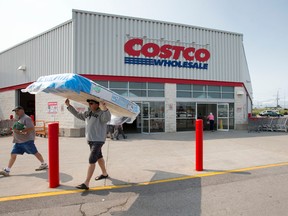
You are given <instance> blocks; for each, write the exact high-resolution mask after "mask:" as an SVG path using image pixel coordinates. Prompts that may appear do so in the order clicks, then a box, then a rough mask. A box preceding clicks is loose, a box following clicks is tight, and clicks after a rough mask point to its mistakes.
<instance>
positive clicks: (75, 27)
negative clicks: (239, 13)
mask: <svg viewBox="0 0 288 216" xmlns="http://www.w3.org/2000/svg"><path fill="white" fill-rule="evenodd" d="M21 66H22V67H21ZM20 67H21V68H22V70H21V68H20ZM23 68H24V69H25V70H23ZM17 69H18V70H17ZM60 73H77V74H80V75H83V76H85V77H87V78H89V79H91V80H94V81H95V82H97V83H99V84H100V85H103V86H105V87H108V88H109V89H111V90H113V91H115V92H117V93H118V94H121V95H123V96H125V97H127V98H129V99H131V100H133V101H135V102H136V103H138V104H139V106H140V107H141V113H140V115H139V116H138V118H137V120H136V121H135V122H134V123H133V124H131V125H128V124H127V125H125V129H126V130H127V131H130V132H139V133H153V132H176V131H187V130H194V129H195V126H194V125H195V120H196V119H199V118H202V119H203V120H204V129H206V128H207V125H206V116H207V115H208V114H209V113H210V112H212V113H213V114H214V116H215V122H216V124H215V129H217V130H230V129H244V128H245V127H246V126H247V120H248V114H249V113H251V110H252V85H251V79H250V75H249V70H248V66H247V62H246V57H245V52H244V47H243V35H242V34H238V33H232V32H226V31H220V30H214V29H207V28H202V27H195V26H188V25H183V24H176V23H168V22H162V21H155V20H147V19H140V18H134V17H124V16H118V15H110V14H102V13H94V12H87V11H79V10H73V12H72V20H69V21H67V22H65V23H63V24H61V25H59V26H57V27H55V28H53V29H51V30H49V31H47V32H44V33H42V34H40V35H38V36H35V37H33V38H31V39H29V40H27V41H25V42H23V43H21V44H18V45H16V46H14V47H12V48H10V49H8V50H5V51H3V52H1V53H0V74H1V77H3V79H1V80H0V99H1V101H3V102H4V103H1V105H0V118H1V119H5V118H7V116H9V115H11V114H12V113H11V111H10V110H11V107H14V106H15V104H21V105H22V106H24V107H25V109H26V111H29V114H30V113H31V114H33V115H34V116H35V118H36V119H41V120H45V121H59V122H60V128H61V133H62V135H64V136H74V135H75V136H78V135H79V136H82V135H83V128H84V124H83V122H80V121H79V120H77V119H75V118H74V117H73V116H71V115H69V113H68V112H67V110H66V109H65V105H64V99H63V98H60V97H57V96H53V95H50V94H45V93H40V94H37V95H35V96H34V95H33V96H31V95H30V96H28V95H27V94H24V93H22V92H21V91H20V89H21V88H25V87H26V86H27V85H29V84H30V83H31V82H33V81H35V80H37V78H38V77H40V76H44V75H50V74H60ZM74 106H76V108H77V109H78V110H79V111H82V110H85V109H87V107H85V106H83V105H80V104H77V103H76V102H75V104H74ZM52 108H53V109H52Z"/></svg>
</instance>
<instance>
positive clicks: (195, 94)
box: [176, 84, 234, 99]
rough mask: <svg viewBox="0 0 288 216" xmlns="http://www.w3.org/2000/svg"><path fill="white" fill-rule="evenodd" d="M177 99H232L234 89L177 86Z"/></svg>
mask: <svg viewBox="0 0 288 216" xmlns="http://www.w3.org/2000/svg"><path fill="white" fill-rule="evenodd" d="M176 94H177V98H219V99H221V98H222V99H234V87H231V86H210V85H190V84H177V93H176Z"/></svg>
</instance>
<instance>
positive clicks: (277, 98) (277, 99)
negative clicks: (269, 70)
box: [276, 89, 280, 108]
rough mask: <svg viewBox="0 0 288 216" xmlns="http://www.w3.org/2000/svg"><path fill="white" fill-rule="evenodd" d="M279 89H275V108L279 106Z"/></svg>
mask: <svg viewBox="0 0 288 216" xmlns="http://www.w3.org/2000/svg"><path fill="white" fill-rule="evenodd" d="M279 99H280V98H279V89H278V90H277V97H276V102H277V106H276V108H278V107H279Z"/></svg>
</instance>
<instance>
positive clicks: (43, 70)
mask: <svg viewBox="0 0 288 216" xmlns="http://www.w3.org/2000/svg"><path fill="white" fill-rule="evenodd" d="M72 27H73V25H72V20H70V21H68V22H66V23H63V24H61V25H59V26H57V27H55V28H53V29H51V30H49V31H47V32H45V33H43V34H40V35H38V36H35V37H34V38H32V39H30V40H27V41H25V42H23V43H21V44H18V45H16V46H15V47H12V48H10V49H8V50H6V51H4V52H2V53H0V75H1V79H0V88H4V87H9V86H13V85H19V84H23V83H27V82H32V81H35V80H37V78H38V77H40V76H43V75H50V74H56V73H71V72H72V60H73V59H72ZM20 65H25V66H26V71H19V70H17V68H18V67H19V66H20ZM2 77H3V78H2ZM4 77H5V79H4Z"/></svg>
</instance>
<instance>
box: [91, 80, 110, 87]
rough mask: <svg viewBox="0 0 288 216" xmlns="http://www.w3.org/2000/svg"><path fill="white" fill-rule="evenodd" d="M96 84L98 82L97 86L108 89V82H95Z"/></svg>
mask: <svg viewBox="0 0 288 216" xmlns="http://www.w3.org/2000/svg"><path fill="white" fill-rule="evenodd" d="M94 82H96V83H97V84H99V85H101V86H103V87H105V88H108V81H102V80H94Z"/></svg>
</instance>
